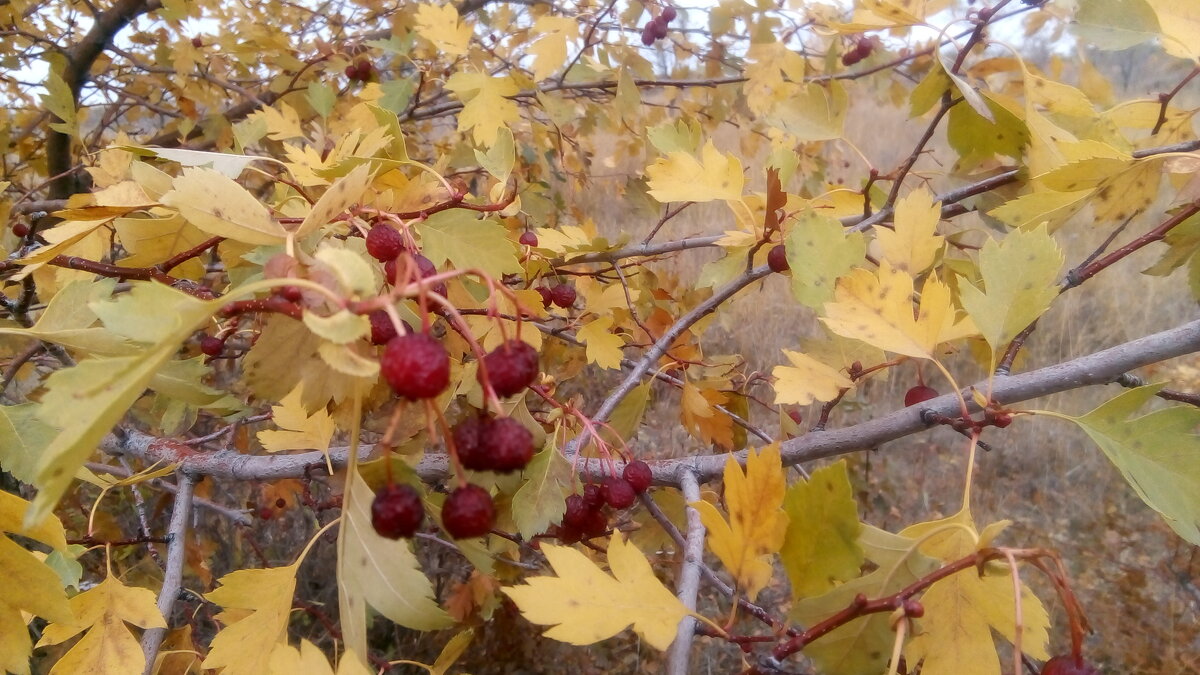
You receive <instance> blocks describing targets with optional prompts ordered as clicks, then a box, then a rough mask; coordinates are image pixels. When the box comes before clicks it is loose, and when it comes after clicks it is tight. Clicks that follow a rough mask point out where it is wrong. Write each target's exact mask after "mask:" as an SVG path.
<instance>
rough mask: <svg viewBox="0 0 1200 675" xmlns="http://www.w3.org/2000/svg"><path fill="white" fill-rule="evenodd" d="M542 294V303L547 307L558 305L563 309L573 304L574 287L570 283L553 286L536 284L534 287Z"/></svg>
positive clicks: (574, 296)
mask: <svg viewBox="0 0 1200 675" xmlns="http://www.w3.org/2000/svg"><path fill="white" fill-rule="evenodd" d="M534 290H536V291H537V292H538V295H540V296H542V305H543V306H545V307H546V308H547V309H548V308H549V307H550V306H551V305H558V306H559V307H562V308H563V309H567V308H569V307H574V306H575V298H576V294H575V287H574V286H572V285H571V284H556V285H554V286H538V287H537V288H536V289H534Z"/></svg>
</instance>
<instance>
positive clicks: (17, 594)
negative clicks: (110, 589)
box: [0, 491, 72, 675]
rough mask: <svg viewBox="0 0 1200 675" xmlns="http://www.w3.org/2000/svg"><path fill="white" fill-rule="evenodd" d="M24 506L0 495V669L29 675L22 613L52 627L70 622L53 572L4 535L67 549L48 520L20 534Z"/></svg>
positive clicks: (55, 521) (56, 523)
mask: <svg viewBox="0 0 1200 675" xmlns="http://www.w3.org/2000/svg"><path fill="white" fill-rule="evenodd" d="M28 508H29V502H27V501H25V500H24V499H21V498H20V497H18V496H16V495H14V494H11V493H8V492H3V491H0V571H2V572H3V573H2V574H0V669H3V670H4V671H5V672H13V673H20V674H21V675H28V673H29V656H30V653H31V652H32V651H33V642H32V641H31V640H30V639H29V628H28V627H27V626H26V625H25V624H26V622H25V619H24V618H23V616H22V612H27V613H29V614H33V615H35V616H40V617H42V618H44V619H47V620H49V621H53V622H60V623H61V622H70V621H71V620H72V613H71V605H70V604H69V603H68V602H67V595H66V592H65V591H64V590H63V586H62V582H61V581H60V579H59V576H58V574H57V573H55V572H54V570H52V569H50V568H49V567H47V566H46V564H45V563H44V562H43V561H42V560H40V559H38V558H37V557H36V556H35V555H34V554H33V553H31V552H30V551H28V550H26V549H25V547H23V546H20V545H18V544H17V543H16V542H14V541H13V540H11V539H9V538H8V537H6V536H4V534H3V533H4V532H12V533H14V534H19V535H22V536H25V537H31V538H33V539H36V540H38V541H40V542H42V543H44V544H48V545H50V546H53V547H54V548H55V549H56V550H60V551H61V550H64V549H66V548H67V541H66V533H65V532H64V531H63V527H62V524H61V523H59V521H58V519H57V518H55V517H53V516H50V517H47V518H46V519H45V520H43V521H42V522H41V523H40V524H38V525H37V526H35V527H33V528H30V529H25V528H24V525H23V524H22V519H23V518H24V516H25V512H26V510H27V509H28Z"/></svg>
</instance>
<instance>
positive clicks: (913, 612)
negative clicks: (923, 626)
mask: <svg viewBox="0 0 1200 675" xmlns="http://www.w3.org/2000/svg"><path fill="white" fill-rule="evenodd" d="M904 616H907V617H910V618H913V619H919V618H921V617H923V616H925V605H922V604H921V602H920V601H919V600H913V599H912V598H909V599H908V600H905V601H904Z"/></svg>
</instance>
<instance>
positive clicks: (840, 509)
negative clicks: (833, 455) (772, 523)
mask: <svg viewBox="0 0 1200 675" xmlns="http://www.w3.org/2000/svg"><path fill="white" fill-rule="evenodd" d="M783 509H784V511H786V512H787V514H788V528H787V535H786V536H785V537H784V540H783V548H782V549H780V552H779V553H780V559H781V560H782V561H783V569H784V571H785V572H787V575H788V579H789V580H790V581H791V582H792V597H793V598H803V597H811V596H814V595H817V594H819V593H824V592H825V591H828V590H829V589H831V588H833V587H834V586H836V585H837V584H838V583H839V582H842V581H848V580H850V579H853V578H855V577H857V576H858V574H859V570H860V569H861V568H862V564H863V558H864V556H863V550H862V547H861V546H859V545H858V536H859V533H860V532H861V531H862V524H861V523H859V522H858V504H857V503H856V502H855V501H854V493H853V489H852V488H851V486H850V476H849V475H848V474H847V472H846V463H845V462H844V461H840V462H837V463H836V464H831V465H829V466H826V467H822V468H820V469H818V470H816V471H814V472H813V473H812V477H811V478H810V479H809V480H807V481H805V482H800V483H796V484H795V485H792V487H791V488H789V489H788V491H787V495H786V496H785V497H784V500H783Z"/></svg>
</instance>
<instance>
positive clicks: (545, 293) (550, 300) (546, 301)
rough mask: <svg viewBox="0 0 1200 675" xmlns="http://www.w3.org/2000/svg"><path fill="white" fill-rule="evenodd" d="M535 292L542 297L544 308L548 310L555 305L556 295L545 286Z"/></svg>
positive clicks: (539, 287)
mask: <svg viewBox="0 0 1200 675" xmlns="http://www.w3.org/2000/svg"><path fill="white" fill-rule="evenodd" d="M533 290H535V291H537V292H538V295H540V296H542V306H543V307H547V308H548V307H550V305H553V304H554V294H553V293H551V292H550V289H549V288H546V287H545V286H538V287H537V288H535V289H533Z"/></svg>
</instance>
